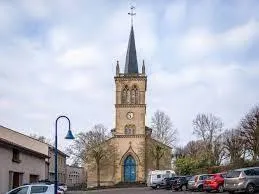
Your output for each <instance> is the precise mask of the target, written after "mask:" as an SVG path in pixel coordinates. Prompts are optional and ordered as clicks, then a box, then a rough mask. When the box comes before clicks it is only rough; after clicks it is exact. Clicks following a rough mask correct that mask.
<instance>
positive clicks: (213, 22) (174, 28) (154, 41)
mask: <svg viewBox="0 0 259 194" xmlns="http://www.w3.org/2000/svg"><path fill="white" fill-rule="evenodd" d="M258 6H259V4H258V3H257V1H253V2H248V3H246V5H245V7H244V5H243V3H236V4H226V3H225V2H221V1H218V2H207V1H200V2H199V3H196V2H195V3H193V2H190V1H173V2H167V1H165V3H163V4H159V3H154V4H150V3H148V2H147V1H143V2H139V3H138V4H137V6H136V7H137V9H136V12H137V15H136V17H135V18H134V30H135V39H136V47H137V56H138V60H139V69H141V64H142V59H145V61H146V71H147V74H148V88H147V94H148V96H147V110H148V112H147V122H146V124H147V125H149V124H150V118H151V116H152V114H153V112H154V111H155V110H156V109H161V110H164V111H165V112H166V113H167V114H168V115H169V116H170V117H171V118H172V121H173V122H174V124H175V126H176V127H177V128H178V130H179V135H180V137H179V139H180V141H179V144H184V143H186V142H187V141H188V140H190V139H193V138H195V137H193V136H192V119H193V118H194V117H195V115H196V114H197V113H199V112H212V113H214V114H216V115H217V116H220V117H221V118H222V119H223V121H224V123H225V125H226V126H227V127H231V126H232V127H233V126H235V125H236V124H237V123H238V122H239V119H240V118H241V117H242V116H243V114H244V113H245V112H247V111H248V109H249V108H250V107H251V106H252V105H254V104H256V103H258V99H259V93H258V91H259V88H258V84H257V83H259V80H258V77H259V69H258V61H259V58H258V55H257V54H256V53H257V51H258V49H259V47H258V44H257V42H259V37H258V21H259V14H258V12H257V11H256V10H257V9H255V8H256V7H258ZM243 8H244V9H243ZM0 10H2V11H0V24H1V25H0V29H1V30H0V40H1V42H2V44H1V45H0V71H1V72H2V74H3V75H4V76H2V75H1V76H0V79H1V84H0V96H1V99H0V107H1V108H0V118H1V122H2V123H3V124H4V125H7V127H10V128H14V129H19V130H23V131H24V132H28V134H29V133H33V132H32V131H35V133H40V134H41V135H44V136H46V137H47V138H50V139H51V137H52V135H50V134H53V133H52V132H53V122H54V120H55V118H56V116H57V115H59V114H66V115H69V117H70V118H71V122H72V123H73V128H75V129H77V130H76V132H80V131H86V130H88V129H89V128H91V127H92V125H94V124H96V123H103V124H104V125H106V126H107V127H108V128H113V127H114V124H115V122H114V119H115V118H114V117H115V113H114V111H115V110H114V103H115V92H114V89H115V86H114V80H113V77H114V75H115V66H116V60H119V61H120V68H121V71H123V69H124V63H125V58H126V50H127V44H128V38H129V30H130V17H129V16H128V14H127V13H128V4H125V3H124V2H121V1H115V2H112V3H111V2H109V3H108V2H106V1H102V0H100V1H94V2H85V1H82V0H77V1H66V2H64V1H59V0H58V1H55V2H53V1H35V2H34V1H22V2H20V3H14V2H12V1H8V2H7V1H2V2H0ZM252 53H254V54H253V58H251V57H250V55H252ZM21 115H22V116H21ZM29 129H30V130H29ZM186 134H188V135H186ZM63 144H64V145H66V144H65V143H64V142H62V141H61V145H60V146H63Z"/></svg>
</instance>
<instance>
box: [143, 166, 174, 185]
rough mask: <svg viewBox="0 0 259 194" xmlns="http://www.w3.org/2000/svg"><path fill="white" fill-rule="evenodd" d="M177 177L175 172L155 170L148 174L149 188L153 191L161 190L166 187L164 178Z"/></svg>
mask: <svg viewBox="0 0 259 194" xmlns="http://www.w3.org/2000/svg"><path fill="white" fill-rule="evenodd" d="M173 176H175V172H174V171H173V170H154V171H150V172H149V173H148V177H147V186H148V187H152V188H153V189H159V188H161V187H163V186H164V182H163V180H164V178H171V177H173Z"/></svg>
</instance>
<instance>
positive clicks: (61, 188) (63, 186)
mask: <svg viewBox="0 0 259 194" xmlns="http://www.w3.org/2000/svg"><path fill="white" fill-rule="evenodd" d="M58 188H59V189H60V190H62V191H64V192H66V191H67V186H66V185H65V184H64V183H59V184H58Z"/></svg>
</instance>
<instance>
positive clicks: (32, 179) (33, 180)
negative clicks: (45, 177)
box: [30, 174, 39, 183]
mask: <svg viewBox="0 0 259 194" xmlns="http://www.w3.org/2000/svg"><path fill="white" fill-rule="evenodd" d="M38 181H39V175H34V174H30V183H36V182H38Z"/></svg>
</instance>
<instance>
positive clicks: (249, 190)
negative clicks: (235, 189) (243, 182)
mask: <svg viewBox="0 0 259 194" xmlns="http://www.w3.org/2000/svg"><path fill="white" fill-rule="evenodd" d="M254 192H255V186H254V185H253V184H249V185H247V187H246V193H248V194H253V193H254Z"/></svg>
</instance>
